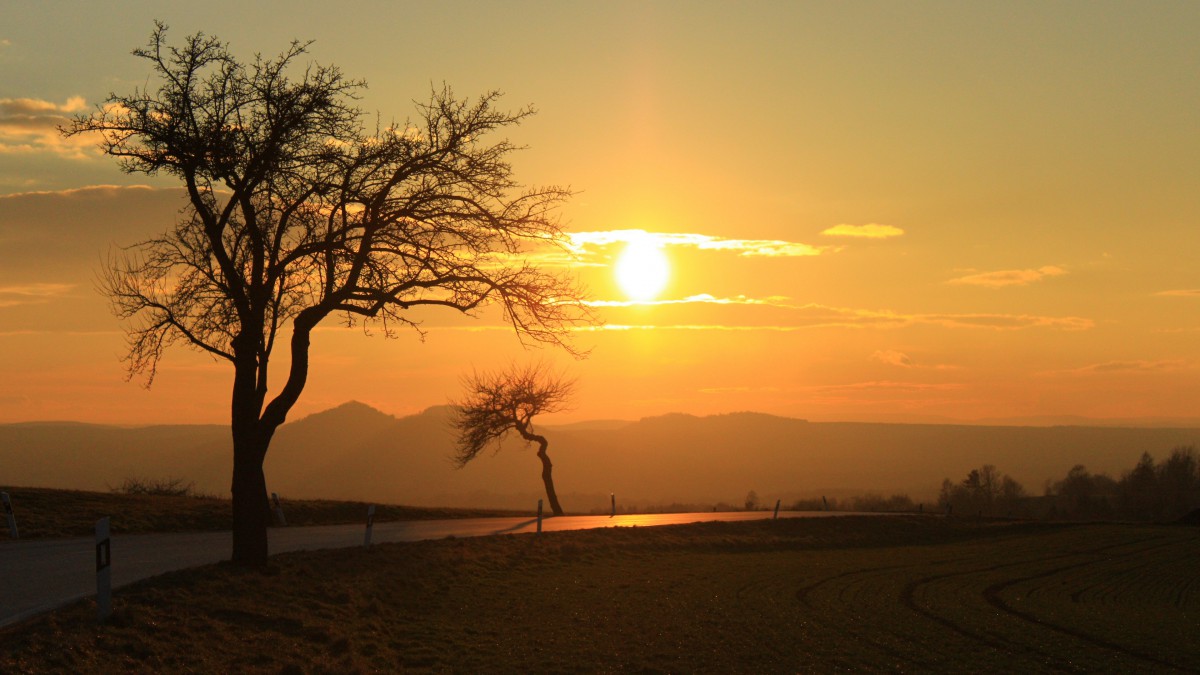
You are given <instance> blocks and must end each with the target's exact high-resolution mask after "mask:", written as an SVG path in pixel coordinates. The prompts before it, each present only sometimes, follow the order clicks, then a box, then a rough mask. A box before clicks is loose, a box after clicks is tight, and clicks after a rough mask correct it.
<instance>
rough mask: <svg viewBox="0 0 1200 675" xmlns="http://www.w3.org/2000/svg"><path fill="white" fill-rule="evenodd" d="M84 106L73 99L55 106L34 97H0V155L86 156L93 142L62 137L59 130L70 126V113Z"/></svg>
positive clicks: (75, 97)
mask: <svg viewBox="0 0 1200 675" xmlns="http://www.w3.org/2000/svg"><path fill="white" fill-rule="evenodd" d="M86 107H87V104H86V103H85V102H84V100H83V98H82V97H80V96H73V97H71V98H69V99H67V101H66V102H65V103H62V104H58V103H53V102H51V101H43V100H40V99H34V98H0V154H26V153H42V152H48V153H52V154H56V155H60V156H64V157H69V158H71V159H81V158H83V157H87V156H88V155H89V154H90V153H89V152H88V151H89V150H90V149H92V148H93V146H95V139H94V138H88V137H86V135H85V134H81V135H79V136H72V137H70V138H64V137H63V136H62V134H61V133H59V131H58V130H59V127H64V126H67V125H69V124H70V123H71V118H70V114H71V113H77V112H80V111H82V110H83V109H84V108H86Z"/></svg>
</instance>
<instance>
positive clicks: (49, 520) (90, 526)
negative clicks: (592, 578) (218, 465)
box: [0, 487, 528, 540]
mask: <svg viewBox="0 0 1200 675" xmlns="http://www.w3.org/2000/svg"><path fill="white" fill-rule="evenodd" d="M4 491H5V492H8V493H9V495H10V496H11V497H12V501H13V511H14V513H15V514H16V518H17V529H18V532H19V534H20V536H21V538H22V539H44V538H49V537H72V536H87V535H90V534H92V533H93V532H94V528H95V524H96V521H97V520H98V519H100V518H103V517H104V516H110V517H112V531H113V532H114V533H118V534H142V533H147V532H203V531H219V530H228V529H229V528H230V522H231V520H232V518H233V508H232V506H231V503H230V501H229V500H228V499H220V498H217V497H211V496H192V495H164V494H122V493H116V492H83V491H80V490H53V489H49V488H20V487H18V488H5V489H4ZM283 509H284V515H285V516H286V517H287V522H288V526H303V525H340V524H344V523H361V522H365V521H366V517H367V505H366V504H365V503H360V502H339V501H329V500H285V501H284V502H283ZM497 515H528V514H527V513H517V512H511V511H496V510H485V509H446V508H422V507H412V506H394V505H379V506H377V507H376V512H375V520H376V521H377V522H387V521H392V520H427V519H431V518H475V517H480V516H497ZM8 536H9V533H8V527H7V525H5V524H3V521H0V540H2V539H7V538H8Z"/></svg>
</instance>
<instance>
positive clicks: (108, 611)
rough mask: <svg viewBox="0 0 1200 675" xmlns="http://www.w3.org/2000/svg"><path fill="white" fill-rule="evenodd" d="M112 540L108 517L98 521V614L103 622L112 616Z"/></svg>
mask: <svg viewBox="0 0 1200 675" xmlns="http://www.w3.org/2000/svg"><path fill="white" fill-rule="evenodd" d="M111 564H112V540H111V539H110V538H109V536H108V516H105V517H103V518H101V519H100V520H97V521H96V614H97V616H99V618H100V620H101V621H104V620H106V619H108V617H110V616H112V568H111Z"/></svg>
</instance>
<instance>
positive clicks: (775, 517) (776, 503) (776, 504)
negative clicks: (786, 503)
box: [771, 499, 782, 520]
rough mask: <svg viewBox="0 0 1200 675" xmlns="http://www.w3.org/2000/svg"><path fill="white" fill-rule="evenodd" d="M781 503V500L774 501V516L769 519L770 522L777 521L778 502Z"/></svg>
mask: <svg viewBox="0 0 1200 675" xmlns="http://www.w3.org/2000/svg"><path fill="white" fill-rule="evenodd" d="M781 501H782V500H780V499H776V500H775V515H774V516H773V517H772V518H771V520H779V502H781Z"/></svg>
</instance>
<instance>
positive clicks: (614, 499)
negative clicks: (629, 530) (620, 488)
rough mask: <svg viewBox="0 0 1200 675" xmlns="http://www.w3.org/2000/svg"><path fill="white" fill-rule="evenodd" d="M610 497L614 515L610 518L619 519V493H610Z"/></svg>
mask: <svg viewBox="0 0 1200 675" xmlns="http://www.w3.org/2000/svg"><path fill="white" fill-rule="evenodd" d="M608 496H609V497H610V498H612V515H611V516H609V518H616V517H617V493H615V492H610V493H609V495H608Z"/></svg>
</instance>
